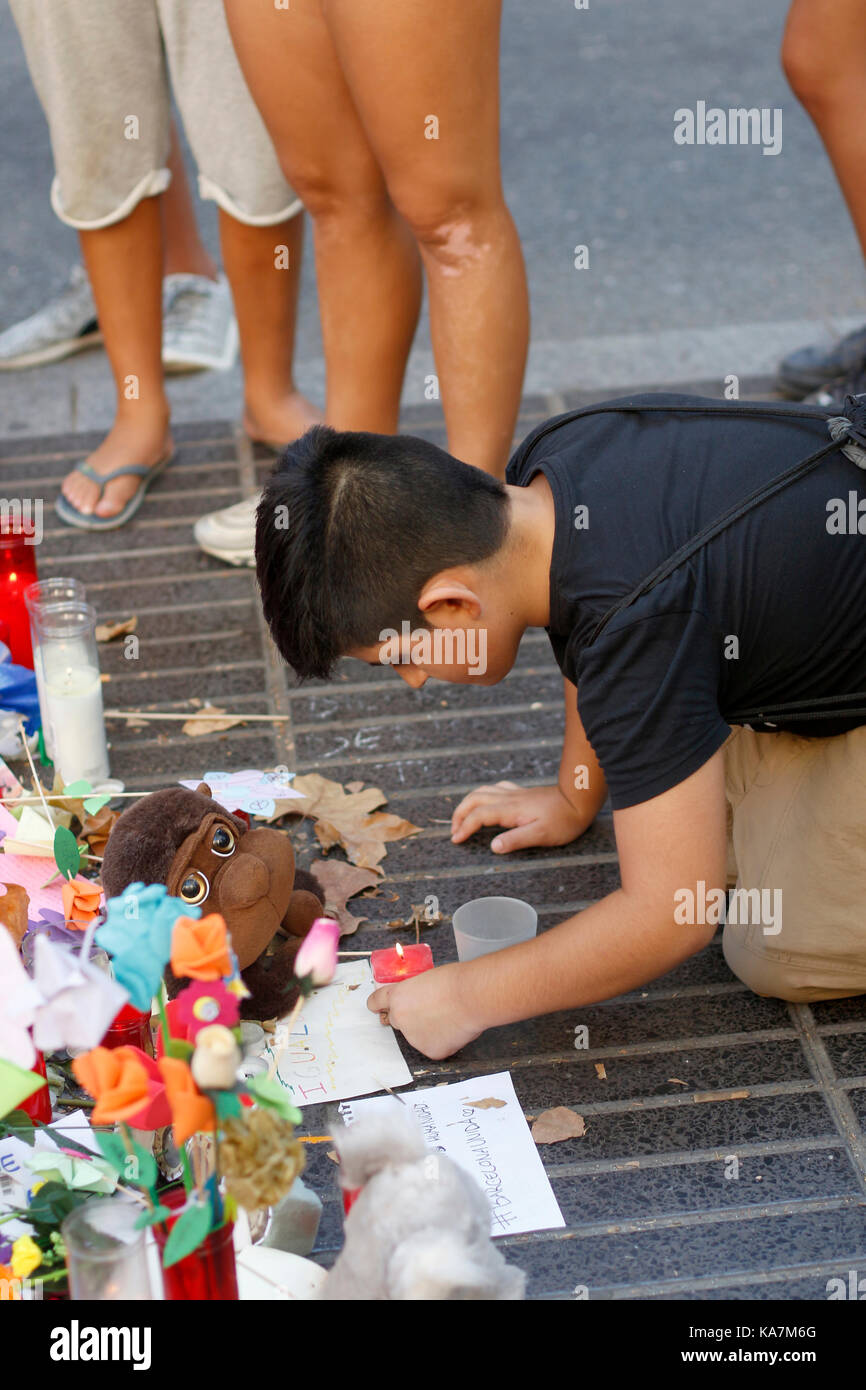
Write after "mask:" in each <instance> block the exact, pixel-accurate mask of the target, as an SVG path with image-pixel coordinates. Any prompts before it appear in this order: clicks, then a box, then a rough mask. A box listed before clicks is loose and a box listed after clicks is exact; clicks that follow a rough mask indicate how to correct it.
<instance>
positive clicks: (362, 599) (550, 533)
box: [256, 395, 866, 1058]
mask: <svg viewBox="0 0 866 1390" xmlns="http://www.w3.org/2000/svg"><path fill="white" fill-rule="evenodd" d="M845 414H846V417H847V418H843V419H841V420H838V419H837V420H831V421H828V419H827V417H826V413H825V412H823V411H820V410H817V409H813V408H809V407H783V406H779V407H775V406H769V405H755V406H751V405H745V404H728V403H725V402H719V401H710V400H701V399H700V398H697V397H687V396H676V395H647V396H637V397H634V398H627V399H624V400H622V401H617V402H607V403H604V404H602V405H599V406H593V407H589V408H587V409H586V410H583V411H576V412H571V413H570V414H568V415H566V416H560V417H557V418H556V419H554V420H551V421H548V422H547V423H545V424H544V425H542V426H540V427H539V428H538V429H536V430H535V431H534V432H533V433H532V434H531V435H530V436H529V437H528V438H527V439H526V440H525V441H524V442H523V444H522V445H521V446H520V447H519V448H518V450H517V452H516V453H515V455H514V457H513V458H512V460H511V463H510V464H509V468H508V473H507V483H506V485H505V486H503V485H502V484H501V483H499V482H498V481H496V480H495V479H493V478H491V477H489V476H488V475H487V474H485V473H482V472H479V471H478V470H476V469H474V468H471V467H469V466H468V465H466V464H463V463H460V462H459V461H458V460H456V459H454V458H452V457H451V456H450V455H449V454H446V453H444V452H443V451H442V450H441V449H439V448H437V447H436V446H435V445H433V444H430V443H427V442H426V441H423V440H420V439H415V438H411V437H407V436H396V437H389V436H380V435H372V434H360V433H337V432H335V431H333V430H330V429H327V428H325V427H322V426H319V427H316V428H314V429H312V430H310V431H309V432H308V433H307V434H306V435H304V436H303V438H302V439H300V440H299V441H298V442H297V443H296V444H294V445H292V446H290V447H289V449H288V450H287V451H286V453H285V454H284V456H283V458H282V460H281V462H280V465H279V469H278V471H277V472H276V473H275V474H274V475H273V476H272V478H271V479H270V481H269V483H268V484H267V486H266V489H265V492H264V496H263V500H262V503H261V506H260V508H259V513H258V523H257V541H256V558H257V567H258V577H259V583H260V586H261V593H262V600H263V604H264V610H265V615H266V617H267V620H268V623H269V626H270V629H271V632H272V634H273V637H274V640H275V642H276V644H277V647H278V648H279V650H280V652H281V653H282V655H283V657H284V658H285V660H286V661H287V662H288V663H289V665H290V666H292V667H293V668H294V670H295V671H296V672H297V673H298V675H299V676H301V677H302V678H303V677H319V678H324V677H327V676H329V675H330V673H331V671H332V669H333V666H334V664H335V662H336V661H337V659H338V658H340V657H342V656H354V657H358V658H360V659H361V660H365V661H367V662H371V663H379V662H385V663H388V664H395V665H396V666H397V670H398V672H399V674H400V675H401V676H402V677H403V679H404V680H405V681H406V682H407V683H408V684H409V685H411V686H414V687H419V686H420V685H422V684H423V683H424V682H425V681H426V680H427V679H428V677H431V676H432V677H434V678H436V679H439V680H446V681H456V682H472V681H477V682H478V683H480V684H484V685H488V684H493V683H495V682H496V681H499V680H501V679H502V678H503V677H504V676H505V675H506V674H507V673H508V671H509V670H510V669H511V667H512V665H513V663H514V660H515V657H516V653H517V649H518V646H519V643H520V640H521V637H522V636H523V634H524V632H525V631H526V629H527V628H529V627H544V628H546V629H547V632H548V635H549V637H550V641H551V644H552V647H553V651H554V654H555V657H556V660H557V662H558V664H559V667H560V669H561V671H562V673H563V676H564V678H565V705H566V713H565V744H564V748H563V754H562V760H561V765H560V772H559V780H558V783H557V785H555V786H550V787H534V788H529V789H523V790H521V789H519V788H517V787H514V786H513V785H511V784H508V783H500V784H498V785H496V786H493V787H482V788H480V789H479V790H478V791H475V792H473V793H472V794H471V795H469V796H468V797H466V798H465V799H464V801H463V802H462V803H461V804H460V805H459V806H458V807H457V810H456V811H455V813H454V818H453V825H452V838H453V840H454V841H455V842H460V841H462V840H465V839H466V838H467V837H468V836H470V835H472V834H473V833H474V832H475V831H476V830H478V829H479V827H481V826H489V825H498V826H503V827H505V831H504V833H503V834H501V835H499V836H498V837H497V839H495V840H494V841H493V849H494V850H495V851H497V852H503V853H504V852H507V851H509V850H513V849H517V848H524V847H527V846H535V845H561V844H566V843H568V842H569V841H571V840H573V839H575V838H576V837H577V836H579V835H581V834H582V833H583V832H584V831H585V830H586V829H587V827H588V826H589V825H590V824H591V823H592V821H593V819H594V817H595V816H596V814H597V812H598V811H599V809H600V807H601V806H602V804H603V802H604V801H605V799H606V798H607V797H608V796H609V797H610V802H611V805H612V808H613V822H614V830H615V834H616V842H617V850H618V854H619V860H620V873H621V883H622V886H621V887H620V888H619V889H617V891H616V892H614V893H611V894H610V895H609V896H608V897H606V898H604V899H603V900H602V901H600V902H598V903H595V904H593V905H592V906H591V907H589V908H587V909H586V910H585V911H583V912H581V913H579V914H578V915H576V916H574V917H572V918H570V919H569V920H568V921H566V922H563V923H561V924H560V925H558V926H556V927H554V928H552V929H551V930H549V931H545V932H544V933H543V935H541V936H540V937H538V938H537V939H536V940H534V941H531V942H528V943H526V944H524V945H520V946H514V947H511V948H509V949H508V950H506V951H503V952H501V953H498V954H496V955H494V956H486V957H482V958H481V959H479V960H475V961H471V962H467V963H465V964H460V965H456V964H455V965H446V966H443V967H441V968H439V969H437V970H434V971H430V972H428V973H427V974H425V975H421V976H417V977H416V978H414V979H412V980H408V981H406V982H404V983H402V984H399V985H389V986H386V987H384V988H383V989H380V990H379V991H377V992H376V993H375V994H374V995H373V996H372V997H371V1000H370V1007H371V1008H374V1009H380V1010H385V1009H387V1010H388V1011H389V1013H390V1021H391V1022H392V1023H393V1024H394V1026H395V1027H397V1028H399V1029H400V1030H401V1031H402V1032H403V1033H404V1034H405V1036H406V1038H407V1039H408V1041H409V1042H410V1043H412V1045H413V1046H415V1047H416V1048H418V1049H419V1050H420V1051H421V1052H424V1053H425V1054H426V1055H427V1056H429V1057H432V1058H441V1057H446V1056H448V1055H450V1054H451V1053H452V1052H455V1051H456V1050H457V1049H459V1048H460V1047H462V1046H463V1045H464V1044H465V1043H467V1042H468V1041H470V1040H471V1039H472V1038H474V1037H476V1036H477V1035H478V1034H479V1033H480V1032H482V1031H483V1030H484V1029H485V1028H489V1027H491V1026H494V1025H500V1024H505V1023H509V1022H513V1021H516V1020H518V1019H521V1018H528V1017H531V1016H533V1015H536V1014H542V1013H548V1012H552V1011H554V1010H558V1009H565V1008H574V1007H579V1006H581V1005H584V1004H587V1003H591V1002H594V1001H598V1000H601V999H606V998H610V997H613V996H615V995H618V994H622V993H625V992H626V991H629V990H632V989H635V988H636V987H638V986H639V985H642V984H644V983H646V982H647V981H649V980H652V979H654V978H656V977H657V976H659V975H662V974H664V973H665V972H666V971H669V970H671V969H672V968H673V967H674V966H676V965H677V964H679V962H681V961H682V960H684V959H685V958H686V957H688V956H690V955H692V954H693V953H694V952H696V951H698V950H700V949H701V948H702V947H703V946H704V945H705V944H706V943H707V942H708V941H709V940H710V939H711V937H712V936H713V934H714V932H715V929H716V926H717V924H718V922H719V921H720V920H721V919H722V917H723V915H724V912H723V907H722V906H721V905H722V904H723V903H724V889H725V885H726V879H727V875H726V861H727V851H728V842H727V833H726V832H727V828H728V827H727V820H728V819H729V818H731V819H732V834H733V850H734V854H735V856H736V864H737V873H738V885H737V893H736V894H735V899H734V901H735V902H736V904H737V909H738V910H737V911H733V910H732V911H730V912H729V915H728V920H727V922H726V925H725V935H724V948H725V954H726V957H727V959H728V962H729V964H730V965H731V967H732V969H733V970H734V971H735V972H736V973H737V974H738V975H739V976H740V977H741V979H743V980H744V981H745V982H746V983H747V984H749V985H750V986H751V987H752V988H753V989H755V990H756V991H757V992H758V993H761V994H766V995H775V996H779V997H781V998H785V999H794V1000H811V999H824V998H832V997H840V996H844V995H852V994H858V993H862V992H866V918H864V917H863V914H862V906H861V905H862V902H863V898H864V894H866V693H864V692H866V539H864V537H866V475H864V473H863V471H861V470H862V467H863V466H864V464H866V453H864V451H863V450H861V449H860V448H859V446H858V443H857V441H858V439H859V438H860V437H861V436H862V437H863V438H864V440H866V403H864V402H863V401H862V400H860V399H859V398H853V397H849V400H848V402H847V405H846V412H845ZM831 435H832V437H831ZM834 440H836V442H834ZM843 450H844V452H843ZM801 461H802V462H801ZM858 464H859V465H860V467H859V468H858V466H857V465H858ZM797 465H800V466H799V467H798V466H797ZM425 633H426V634H427V637H426V638H425V637H424V634H425ZM482 658H483V659H482ZM792 707H793V708H792ZM728 808H730V809H728Z"/></svg>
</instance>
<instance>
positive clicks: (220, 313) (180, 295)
mask: <svg viewBox="0 0 866 1390" xmlns="http://www.w3.org/2000/svg"><path fill="white" fill-rule="evenodd" d="M162 314H163V330H162V362H163V366H164V367H165V369H166V371H167V372H189V371H199V370H201V369H203V368H206V367H211V368H213V369H215V370H216V371H223V372H224V371H228V369H229V367H231V366H232V365H233V364H234V360H235V358H236V357H237V352H238V326H237V321H236V320H235V311H234V306H233V304H232V296H231V291H230V289H229V286H228V281H227V280H226V277H225V276H224V275H219V276H218V278H217V279H216V280H209V279H208V278H207V276H206V275H187V274H178V275H166V277H165V279H164V280H163V283H162Z"/></svg>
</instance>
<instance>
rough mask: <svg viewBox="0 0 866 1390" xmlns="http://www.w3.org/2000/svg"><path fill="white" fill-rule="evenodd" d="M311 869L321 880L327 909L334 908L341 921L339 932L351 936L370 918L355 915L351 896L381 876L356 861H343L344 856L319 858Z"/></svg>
mask: <svg viewBox="0 0 866 1390" xmlns="http://www.w3.org/2000/svg"><path fill="white" fill-rule="evenodd" d="M310 873H311V874H312V875H313V877H314V878H315V879H317V881H318V882H319V883H320V884H321V887H322V891H323V892H324V894H325V904H324V905H325V910H326V911H327V912H332V913H333V914H334V916H335V917H336V918H337V921H338V922H339V923H340V935H341V936H351V935H352V933H353V932H356V931H357V930H358V927H359V926H360V925H361V923H362V922H366V921H367V918H366V917H365V916H363V914H362V915H361V916H360V917H355V916H354V915H353V914H352V913H351V912H350V911H349V909H348V907H347V906H346V904H347V902H348V900H349V898H353V897H354V896H355V894H356V893H360V891H361V889H362V888H369V887H371V885H372V884H374V883H378V882H379V880H378V878H377V876H376V874H374V873H373V871H372V869H356V868H355V866H354V865H353V864H344V863H343V861H342V860H341V859H316V860H314V862H313V863H312V864H311V865H310Z"/></svg>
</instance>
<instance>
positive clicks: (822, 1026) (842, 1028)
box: [815, 1018, 866, 1038]
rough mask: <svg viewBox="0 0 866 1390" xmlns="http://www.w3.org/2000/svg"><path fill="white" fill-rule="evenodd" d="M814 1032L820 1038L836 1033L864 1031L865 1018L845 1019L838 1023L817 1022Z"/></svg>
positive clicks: (865, 1027) (865, 1031) (865, 1028)
mask: <svg viewBox="0 0 866 1390" xmlns="http://www.w3.org/2000/svg"><path fill="white" fill-rule="evenodd" d="M815 1032H816V1033H817V1034H818V1035H819V1037H822V1038H825V1037H833V1036H834V1035H835V1034H837V1033H839V1034H847V1033H866V1018H852V1019H846V1020H845V1021H844V1022H842V1021H840V1022H839V1023H819V1024H818V1025H817V1027H816V1029H815Z"/></svg>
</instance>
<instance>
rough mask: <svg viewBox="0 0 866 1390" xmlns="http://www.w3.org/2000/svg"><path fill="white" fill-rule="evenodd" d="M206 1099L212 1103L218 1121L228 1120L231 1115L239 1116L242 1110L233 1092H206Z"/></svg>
mask: <svg viewBox="0 0 866 1390" xmlns="http://www.w3.org/2000/svg"><path fill="white" fill-rule="evenodd" d="M208 1097H209V1098H210V1100H212V1101H213V1106H214V1109H215V1110H216V1112H217V1117H218V1118H219V1120H220V1121H223V1120H228V1119H230V1118H231V1117H232V1116H233V1115H239V1114H240V1113H241V1110H242V1109H243V1106H242V1105H241V1103H240V1100H239V1099H238V1097H237V1095H236V1094H235V1092H234V1091H208Z"/></svg>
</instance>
